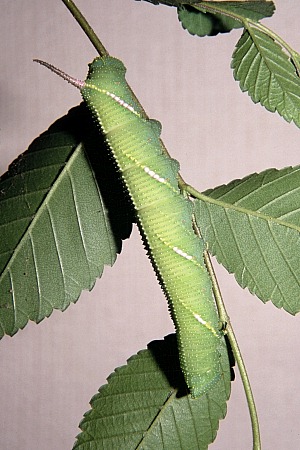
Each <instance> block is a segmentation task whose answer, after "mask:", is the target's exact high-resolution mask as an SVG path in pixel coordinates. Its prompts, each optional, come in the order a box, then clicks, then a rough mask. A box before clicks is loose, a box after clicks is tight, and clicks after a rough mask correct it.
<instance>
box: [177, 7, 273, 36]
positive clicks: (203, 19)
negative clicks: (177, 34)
mask: <svg viewBox="0 0 300 450" xmlns="http://www.w3.org/2000/svg"><path fill="white" fill-rule="evenodd" d="M274 11H275V5H274V3H273V2H272V1H249V2H238V1H236V2H234V1H226V2H224V1H223V2H199V3H198V4H196V5H191V6H189V5H188V6H180V7H179V8H178V19H179V21H180V22H181V24H182V26H183V28H184V29H186V30H187V31H188V32H189V33H191V34H193V35H197V36H215V35H216V34H218V33H227V32H229V31H231V30H232V29H234V28H242V27H243V26H244V25H243V20H244V19H252V20H255V21H258V20H260V19H263V18H264V17H271V16H272V15H273V13H274Z"/></svg>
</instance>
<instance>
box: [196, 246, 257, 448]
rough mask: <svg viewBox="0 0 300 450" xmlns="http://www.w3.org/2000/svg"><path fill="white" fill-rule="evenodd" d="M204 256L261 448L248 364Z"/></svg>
mask: <svg viewBox="0 0 300 450" xmlns="http://www.w3.org/2000/svg"><path fill="white" fill-rule="evenodd" d="M204 258H205V263H206V267H207V270H208V272H209V274H210V277H211V280H212V285H213V292H214V296H215V299H216V304H217V308H218V311H219V315H220V319H221V322H222V323H223V324H225V331H226V335H227V337H228V340H229V343H230V346H231V349H232V352H233V355H234V358H235V360H236V363H237V366H238V368H239V372H240V375H241V379H242V383H243V386H244V391H245V395H246V399H247V404H248V409H249V414H250V419H251V427H252V439H253V450H261V441H260V432H259V421H258V416H257V411H256V406H255V402H254V397H253V393H252V389H251V385H250V381H249V377H248V374H247V370H246V366H245V363H244V360H243V357H242V354H241V351H240V348H239V345H238V342H237V339H236V337H235V334H234V331H233V328H232V326H231V322H230V318H229V316H228V314H227V311H226V308H225V305H224V301H223V298H222V294H221V291H220V288H219V284H218V281H217V278H216V274H215V271H214V268H213V266H212V263H211V259H210V256H209V254H208V252H205V255H204Z"/></svg>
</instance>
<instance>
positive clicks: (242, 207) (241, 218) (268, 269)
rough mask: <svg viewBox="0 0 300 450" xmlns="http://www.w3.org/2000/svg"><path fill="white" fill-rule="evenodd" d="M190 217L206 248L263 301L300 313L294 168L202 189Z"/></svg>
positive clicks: (299, 183) (299, 211)
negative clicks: (194, 212) (193, 218)
mask: <svg viewBox="0 0 300 450" xmlns="http://www.w3.org/2000/svg"><path fill="white" fill-rule="evenodd" d="M204 195H205V197H203V199H201V200H196V201H195V208H196V219H197V223H198V224H199V227H200V229H201V232H202V234H203V237H204V239H205V240H206V241H207V242H208V248H209V251H210V252H211V253H212V254H213V255H216V257H217V259H218V261H219V262H220V263H221V264H222V265H223V266H224V267H225V268H226V269H227V270H228V271H229V272H230V273H232V272H233V273H234V274H235V277H236V280H237V281H238V283H239V284H240V285H241V286H242V287H243V288H245V287H247V288H248V289H249V290H250V292H252V293H253V294H255V295H257V296H258V297H259V298H260V299H261V300H262V301H263V302H266V301H268V300H271V301H272V302H273V303H274V304H275V305H276V306H277V307H278V308H284V309H285V310H286V311H288V312H289V313H291V314H296V313H297V312H299V311H300V296H299V288H300V264H299V256H300V239H299V233H300V201H299V198H300V167H299V166H298V167H294V168H291V167H288V168H285V169H282V170H276V169H269V170H266V171H265V172H262V173H260V174H256V173H255V174H252V175H249V176H248V177H246V178H244V179H242V180H235V181H232V182H231V183H229V184H228V185H226V186H220V187H217V188H215V189H213V190H210V191H206V192H204Z"/></svg>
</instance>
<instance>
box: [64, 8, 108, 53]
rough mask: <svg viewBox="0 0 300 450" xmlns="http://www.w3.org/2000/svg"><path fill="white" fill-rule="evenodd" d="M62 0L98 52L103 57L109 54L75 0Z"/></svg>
mask: <svg viewBox="0 0 300 450" xmlns="http://www.w3.org/2000/svg"><path fill="white" fill-rule="evenodd" d="M62 2H63V3H64V4H65V5H66V7H67V8H68V10H69V11H70V13H71V14H72V15H73V17H74V18H75V20H76V21H77V23H78V24H79V25H80V27H81V28H82V30H83V31H84V33H85V34H86V36H87V37H88V38H89V40H90V42H91V43H92V44H93V46H94V47H95V49H96V50H97V52H98V53H99V55H100V56H101V57H103V56H109V53H108V51H107V50H106V48H105V47H104V45H103V44H102V42H101V41H100V39H99V38H98V36H97V35H96V33H95V32H94V30H93V29H92V27H91V26H90V25H89V23H88V22H87V20H86V19H85V17H84V16H83V15H82V13H81V12H80V11H79V9H78V8H77V6H76V5H75V3H74V2H73V0H62Z"/></svg>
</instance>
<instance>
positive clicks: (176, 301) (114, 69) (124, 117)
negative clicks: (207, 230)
mask: <svg viewBox="0 0 300 450" xmlns="http://www.w3.org/2000/svg"><path fill="white" fill-rule="evenodd" d="M38 62H40V63H41V64H43V65H46V66H47V67H48V68H50V69H51V70H53V71H55V72H56V73H58V74H59V75H61V76H62V77H63V78H65V79H67V81H69V82H70V83H72V84H74V85H75V86H77V87H78V88H79V89H80V91H81V94H82V97H83V99H84V101H85V102H86V104H87V105H88V108H89V109H90V111H91V112H92V114H93V116H94V118H95V119H96V121H97V123H98V124H99V126H100V128H101V131H102V133H103V134H104V136H105V139H106V141H107V143H108V146H109V148H110V149H111V152H112V155H113V157H114V159H115V161H116V163H117V165H118V168H119V170H120V173H121V176H122V179H123V181H124V184H125V186H126V188H127V190H128V193H129V195H130V197H131V199H132V202H133V205H134V208H135V211H136V217H137V223H138V227H139V230H140V233H141V235H142V238H143V240H144V243H145V246H146V248H147V251H148V254H149V257H150V259H151V262H152V265H153V267H154V269H155V271H156V274H157V277H158V279H159V281H160V284H161V286H162V289H163V291H164V293H165V295H166V297H167V300H168V303H169V309H170V312H171V316H172V319H173V322H174V324H175V328H176V334H177V340H178V347H179V357H180V364H181V368H182V371H183V374H184V377H185V380H186V383H187V386H188V387H189V389H190V392H191V395H192V397H199V396H201V395H203V394H204V393H205V392H207V391H208V390H209V389H210V388H211V387H212V386H213V385H214V383H216V382H217V381H218V380H219V379H220V377H221V367H220V361H219V360H220V353H219V348H220V346H221V345H224V340H223V339H222V335H221V332H220V331H219V319H218V313H217V309H216V305H215V302H214V298H213V294H212V286H211V281H210V277H209V275H208V273H207V270H206V267H205V264H204V259H203V252H204V242H203V241H202V240H201V239H200V238H199V237H198V236H196V234H195V232H194V229H193V225H192V214H193V205H192V202H191V201H190V200H188V199H186V198H184V197H183V195H182V194H181V192H180V189H179V187H178V179H177V177H178V170H179V164H178V162H177V161H175V160H174V159H171V158H170V157H169V156H167V155H166V153H165V151H164V147H163V144H162V142H161V140H160V132H161V125H160V123H159V122H157V121H155V120H149V119H147V118H145V114H144V111H143V108H142V106H141V105H140V103H138V101H137V100H136V99H135V98H134V96H133V94H132V91H131V89H130V88H129V86H128V84H127V82H126V80H125V72H126V69H125V67H124V65H123V63H122V62H121V61H119V60H118V59H116V58H112V57H109V56H106V57H101V58H96V59H95V60H94V61H93V62H92V63H91V64H90V65H89V72H88V76H87V79H86V81H85V82H82V81H79V80H76V79H73V78H71V77H69V76H68V75H66V74H64V73H63V72H61V71H60V70H59V69H56V68H54V67H53V66H51V65H49V64H47V63H43V62H42V61H38Z"/></svg>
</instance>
